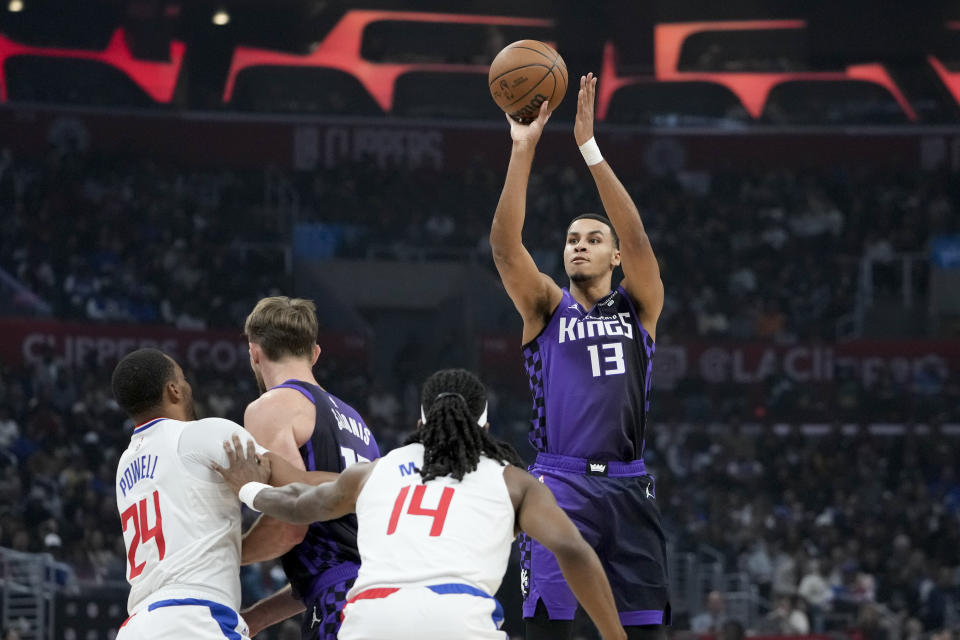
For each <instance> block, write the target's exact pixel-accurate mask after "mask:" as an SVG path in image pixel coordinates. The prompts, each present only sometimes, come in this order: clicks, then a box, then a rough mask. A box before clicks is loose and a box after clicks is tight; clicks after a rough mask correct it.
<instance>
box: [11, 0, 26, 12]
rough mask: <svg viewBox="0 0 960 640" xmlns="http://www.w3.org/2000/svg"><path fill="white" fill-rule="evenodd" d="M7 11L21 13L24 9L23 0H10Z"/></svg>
mask: <svg viewBox="0 0 960 640" xmlns="http://www.w3.org/2000/svg"><path fill="white" fill-rule="evenodd" d="M7 11H9V12H10V13H20V12H21V11H23V0H10V2H9V4H7Z"/></svg>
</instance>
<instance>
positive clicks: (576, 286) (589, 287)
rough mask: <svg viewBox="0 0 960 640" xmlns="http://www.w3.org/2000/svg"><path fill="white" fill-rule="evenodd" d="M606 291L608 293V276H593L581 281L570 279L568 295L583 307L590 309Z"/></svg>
mask: <svg viewBox="0 0 960 640" xmlns="http://www.w3.org/2000/svg"><path fill="white" fill-rule="evenodd" d="M608 293H610V278H593V279H591V280H583V281H581V282H574V281H573V280H571V281H570V295H572V296H573V299H574V300H576V301H577V302H579V303H580V306H581V307H583V308H584V309H592V308H593V306H594V305H595V304H597V302H599V301H600V299H601V298H603V297H604V296H605V295H607V294H608Z"/></svg>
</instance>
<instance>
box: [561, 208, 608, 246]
mask: <svg viewBox="0 0 960 640" xmlns="http://www.w3.org/2000/svg"><path fill="white" fill-rule="evenodd" d="M583 219H587V220H596V221H597V222H602V223H603V224H605V225H607V226H608V227H610V236H611V237H612V238H613V246H615V247H616V248H617V249H619V248H620V236H618V235H617V230H616V229H614V228H613V225H612V224H610V219H609V218H607V217H606V216H602V215H600V214H599V213H581V214H580V215H578V216H577V217H576V218H574V219H573V220H571V221H570V224H568V225H567V233H570V227H571V226H573V223H574V222H576V221H577V220H583Z"/></svg>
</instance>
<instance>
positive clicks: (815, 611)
mask: <svg viewBox="0 0 960 640" xmlns="http://www.w3.org/2000/svg"><path fill="white" fill-rule="evenodd" d="M797 595H799V596H800V598H802V599H803V601H804V602H805V603H806V605H807V612H808V613H809V616H810V620H811V622H812V624H813V632H814V633H823V622H824V616H825V615H826V614H827V612H828V611H829V610H830V602H831V601H832V600H833V590H832V589H831V588H830V585H829V584H828V583H827V581H826V579H825V578H824V577H823V572H822V571H821V567H820V561H819V560H816V559H811V560H808V561H807V570H806V573H805V574H804V575H803V578H801V579H800V584H799V586H798V587H797Z"/></svg>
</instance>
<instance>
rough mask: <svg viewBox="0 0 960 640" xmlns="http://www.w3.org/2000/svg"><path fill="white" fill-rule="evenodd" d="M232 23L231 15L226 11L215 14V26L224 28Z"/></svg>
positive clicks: (221, 10)
mask: <svg viewBox="0 0 960 640" xmlns="http://www.w3.org/2000/svg"><path fill="white" fill-rule="evenodd" d="M229 22H230V14H229V13H227V12H226V10H224V9H218V10H217V12H216V13H214V14H213V24H215V25H217V26H218V27H222V26H224V25H225V24H228V23H229Z"/></svg>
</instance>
